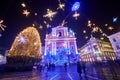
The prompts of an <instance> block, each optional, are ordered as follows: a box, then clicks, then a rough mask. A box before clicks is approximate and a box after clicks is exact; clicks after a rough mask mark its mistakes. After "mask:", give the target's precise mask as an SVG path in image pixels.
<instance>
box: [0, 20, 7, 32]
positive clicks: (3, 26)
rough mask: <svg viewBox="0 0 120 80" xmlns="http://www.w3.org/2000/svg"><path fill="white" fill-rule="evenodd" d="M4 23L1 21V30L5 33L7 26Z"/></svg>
mask: <svg viewBox="0 0 120 80" xmlns="http://www.w3.org/2000/svg"><path fill="white" fill-rule="evenodd" d="M3 22H4V21H3V20H0V28H1V29H2V30H3V31H4V30H5V29H4V28H6V26H5V25H4V24H3Z"/></svg>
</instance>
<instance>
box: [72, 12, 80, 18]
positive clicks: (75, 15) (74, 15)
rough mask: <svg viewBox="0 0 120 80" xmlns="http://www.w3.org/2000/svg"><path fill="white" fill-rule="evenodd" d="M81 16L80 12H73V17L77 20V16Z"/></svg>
mask: <svg viewBox="0 0 120 80" xmlns="http://www.w3.org/2000/svg"><path fill="white" fill-rule="evenodd" d="M79 16H80V14H79V13H77V12H75V13H74V14H73V17H74V18H75V19H76V20H77V18H78V17H79Z"/></svg>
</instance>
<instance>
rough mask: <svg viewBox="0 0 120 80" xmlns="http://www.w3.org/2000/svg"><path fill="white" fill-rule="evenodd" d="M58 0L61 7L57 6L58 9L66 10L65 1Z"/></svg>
mask: <svg viewBox="0 0 120 80" xmlns="http://www.w3.org/2000/svg"><path fill="white" fill-rule="evenodd" d="M58 2H59V4H58V5H59V7H58V8H57V10H58V9H61V10H63V11H64V8H65V4H64V3H61V1H60V0H58Z"/></svg>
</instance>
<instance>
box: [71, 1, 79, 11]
mask: <svg viewBox="0 0 120 80" xmlns="http://www.w3.org/2000/svg"><path fill="white" fill-rule="evenodd" d="M79 7H80V3H79V2H75V3H74V4H73V6H72V11H77V10H78V9H79Z"/></svg>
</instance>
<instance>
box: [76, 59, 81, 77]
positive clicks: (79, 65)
mask: <svg viewBox="0 0 120 80" xmlns="http://www.w3.org/2000/svg"><path fill="white" fill-rule="evenodd" d="M77 72H78V74H79V77H80V78H82V77H81V73H82V67H81V64H80V62H79V61H78V62H77Z"/></svg>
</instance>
